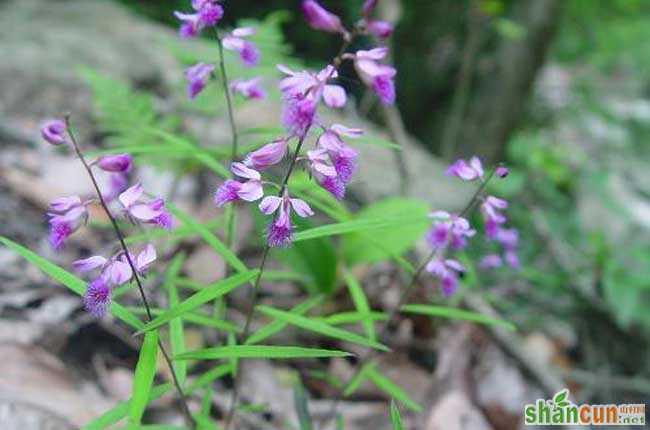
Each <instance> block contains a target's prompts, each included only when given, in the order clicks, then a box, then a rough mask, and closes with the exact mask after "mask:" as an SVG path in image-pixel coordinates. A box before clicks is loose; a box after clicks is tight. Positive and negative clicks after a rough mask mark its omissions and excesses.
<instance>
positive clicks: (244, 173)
mask: <svg viewBox="0 0 650 430" xmlns="http://www.w3.org/2000/svg"><path fill="white" fill-rule="evenodd" d="M230 171H231V172H233V173H234V174H235V175H237V176H239V177H241V178H246V179H253V180H256V181H259V180H260V179H262V176H261V175H260V172H258V171H257V170H254V169H251V168H249V167H247V166H246V164H244V163H239V162H235V163H232V164H231V165H230Z"/></svg>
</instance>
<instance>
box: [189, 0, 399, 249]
mask: <svg viewBox="0 0 650 430" xmlns="http://www.w3.org/2000/svg"><path fill="white" fill-rule="evenodd" d="M195 3H196V2H195ZM376 3H377V2H376V1H366V2H365V3H364V5H363V7H362V9H361V18H360V20H359V21H358V22H357V23H356V24H355V26H354V27H353V30H352V31H349V30H348V29H346V27H345V26H344V24H343V23H342V21H341V19H340V18H339V17H338V16H336V15H335V14H334V13H332V12H330V11H328V10H326V9H324V8H323V7H322V6H321V5H320V4H319V3H318V2H317V1H315V0H303V1H302V3H301V10H302V12H303V14H304V17H305V20H306V21H307V23H308V24H309V25H310V26H311V27H312V28H314V29H317V30H321V31H325V32H328V33H335V34H339V35H340V36H341V37H342V39H343V41H344V43H345V46H348V45H349V43H351V41H352V39H353V37H354V36H356V35H358V34H369V35H374V36H376V37H377V38H378V39H380V40H383V39H385V38H386V37H388V36H389V35H390V34H391V33H392V26H391V25H390V24H388V23H386V22H383V21H377V20H374V19H372V18H370V15H371V14H372V12H373V10H374V8H375V6H376ZM201 4H203V2H201ZM193 6H194V8H195V9H196V10H197V11H198V9H197V6H199V5H197V4H194V3H193ZM195 15H196V14H195ZM177 17H179V18H180V19H182V20H183V22H184V24H183V26H186V25H188V23H194V22H200V21H199V18H198V17H195V18H192V19H191V20H188V19H187V16H186V15H182V14H178V13H177ZM205 26H207V25H206V24H205V23H204V24H202V26H201V25H198V26H197V28H199V29H200V28H203V27H205ZM182 33H183V32H182ZM253 33H254V32H253V29H250V28H237V29H235V30H233V31H231V32H229V33H227V34H225V35H224V36H223V37H222V43H223V47H224V48H225V49H229V50H233V51H236V52H237V53H239V56H240V58H241V60H242V61H243V62H244V65H246V66H252V65H254V64H256V63H257V61H258V58H259V52H258V51H257V49H256V48H255V46H254V45H253V44H252V43H251V42H249V41H248V40H246V38H247V37H249V36H252V35H253ZM387 55H388V49H387V48H385V47H377V48H374V49H370V50H359V51H356V52H354V53H342V55H341V56H340V57H337V58H336V59H334V61H333V62H332V63H331V64H328V65H326V66H325V67H324V68H323V69H322V70H320V71H318V72H312V71H307V70H301V71H295V70H292V69H290V68H288V67H286V66H283V65H278V66H277V68H278V70H279V71H280V72H281V73H282V74H283V75H284V76H283V78H282V79H281V81H280V83H279V89H280V92H281V94H282V100H283V106H282V115H281V116H282V118H281V119H282V123H283V125H284V127H285V129H286V131H287V134H286V135H285V136H283V137H279V138H277V139H275V140H274V141H272V142H270V143H267V144H265V145H264V146H262V147H261V148H259V149H257V150H255V151H252V152H250V153H249V154H247V155H245V156H244V158H243V159H242V160H241V161H238V162H233V163H232V164H231V166H230V170H231V171H232V173H233V175H234V176H233V179H228V180H226V181H225V182H224V183H223V184H222V185H221V186H220V187H219V188H218V189H217V191H216V192H215V195H214V202H215V205H216V206H217V207H221V206H223V205H225V204H227V203H231V202H235V201H247V202H256V201H260V203H259V210H260V211H261V212H262V213H263V214H265V215H270V216H272V220H271V222H270V223H269V225H268V228H267V243H268V245H269V246H273V247H284V246H288V245H289V244H291V242H292V237H293V224H292V222H291V213H292V212H295V214H296V215H298V216H300V217H309V216H312V215H314V211H313V210H312V209H311V208H310V207H309V205H308V204H307V203H306V202H304V201H303V200H300V199H296V198H293V197H292V196H291V193H290V190H289V187H288V184H287V181H288V176H289V175H290V174H291V170H290V171H289V174H288V175H287V177H286V178H285V180H284V181H283V182H282V183H281V184H277V183H274V182H273V181H272V180H271V179H272V178H269V179H268V180H267V179H266V178H264V179H263V173H264V171H265V170H267V169H268V168H269V167H271V166H274V165H276V164H278V163H280V162H282V161H283V160H284V159H285V158H286V157H287V154H288V152H289V147H290V145H292V144H295V145H296V151H295V155H294V157H295V159H293V160H291V164H290V169H293V167H294V165H295V164H296V163H301V164H302V165H303V166H304V167H305V168H306V169H307V170H308V171H309V173H310V175H311V177H312V178H313V179H314V181H315V182H316V183H317V184H319V185H320V186H321V187H322V188H323V189H325V190H326V191H327V192H329V193H330V194H331V195H332V196H334V197H335V198H336V199H339V200H341V199H343V198H344V196H345V193H346V188H347V186H348V184H349V183H350V181H351V180H352V177H353V175H354V173H355V171H356V170H357V157H358V153H357V151H355V150H354V149H352V148H351V147H350V146H348V145H347V143H346V140H347V139H354V138H356V137H359V136H360V135H361V134H362V133H363V131H362V130H360V129H356V128H350V127H346V126H344V125H341V124H331V125H330V124H323V123H322V122H321V121H320V119H319V116H318V115H317V111H318V107H319V106H320V105H321V102H322V104H324V105H325V106H326V107H328V108H333V109H337V108H342V107H344V106H345V104H346V102H347V94H346V91H345V89H344V88H343V87H342V86H340V85H338V84H337V83H336V79H337V78H338V71H337V67H338V66H339V65H340V63H341V62H342V61H344V60H351V61H353V62H354V65H355V69H356V71H357V73H358V75H359V77H360V79H361V81H362V82H364V83H365V85H366V86H368V87H369V88H370V89H371V90H372V91H374V92H375V93H376V94H377V96H378V97H379V99H380V101H381V102H382V103H385V104H390V103H393V102H394V101H395V86H394V83H393V79H394V77H395V74H396V71H395V69H394V68H393V67H391V66H388V65H386V64H381V61H382V60H383V59H385V58H386V57H387ZM213 71H214V65H210V64H204V63H199V64H197V65H195V66H192V67H191V68H190V69H188V70H187V71H186V78H187V80H188V84H189V86H188V95H189V96H190V98H193V97H195V96H196V95H197V94H198V93H199V92H200V91H201V90H202V89H203V88H204V87H205V85H206V84H207V82H208V81H209V79H210V78H211V77H212V76H213ZM230 89H231V90H232V91H233V92H236V93H239V94H241V95H243V96H244V97H247V98H262V97H263V96H264V92H263V90H262V89H261V88H260V87H259V78H253V79H249V80H235V81H233V82H232V83H231V84H230ZM314 129H318V130H319V131H318V132H317V133H315V137H314V144H313V148H310V149H307V150H305V151H301V149H302V148H303V144H305V141H306V140H307V138H308V137H309V135H310V131H311V130H314ZM265 176H266V175H265ZM267 185H270V186H273V187H274V188H275V189H279V190H280V192H279V193H277V194H276V195H265V186H267Z"/></svg>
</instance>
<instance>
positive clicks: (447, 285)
mask: <svg viewBox="0 0 650 430" xmlns="http://www.w3.org/2000/svg"><path fill="white" fill-rule="evenodd" d="M493 174H494V176H497V177H499V178H505V177H506V176H507V175H508V169H507V168H506V167H504V166H498V167H497V168H496V169H495V170H494V173H493ZM446 175H448V176H455V177H457V178H459V179H461V180H463V181H468V182H472V181H479V182H480V183H481V184H482V186H485V182H486V181H488V180H489V179H490V178H489V177H488V178H486V177H485V171H484V169H483V164H482V163H481V160H480V159H479V158H478V157H472V158H471V159H470V160H469V161H466V160H462V159H460V160H457V161H455V162H454V163H452V164H451V165H449V166H448V167H447V170H446ZM477 198H478V199H479V200H480V201H481V204H480V211H481V215H482V217H483V221H484V226H483V229H484V233H485V236H486V238H487V239H488V240H489V241H495V242H497V243H498V244H500V245H501V247H502V248H503V251H504V255H503V258H502V257H501V256H500V255H498V254H489V255H486V256H484V257H483V258H482V259H481V261H480V263H479V266H480V267H482V268H494V267H499V266H501V265H502V264H503V260H505V261H506V263H507V264H508V265H510V266H511V267H514V268H516V267H518V266H519V259H518V257H517V253H516V248H517V242H518V233H517V230H516V229H514V228H511V229H506V228H504V224H505V223H506V221H507V218H506V216H505V215H504V213H503V211H504V210H505V209H506V208H507V207H508V202H507V201H505V200H503V199H500V198H498V197H495V196H492V195H487V196H481V195H479V196H477ZM431 217H432V218H433V220H434V221H433V225H432V226H431V229H430V230H429V232H428V233H427V235H426V240H427V243H428V244H429V246H431V248H432V249H433V251H434V252H433V258H432V259H431V261H430V262H429V263H428V264H427V266H426V270H427V271H428V272H429V273H431V274H432V275H434V276H435V277H436V278H438V279H439V280H440V287H441V290H442V293H443V295H445V296H449V295H451V294H453V292H454V291H455V290H456V288H457V287H458V277H459V276H460V275H462V273H463V272H464V268H463V266H462V265H461V264H460V263H459V262H458V261H456V260H453V259H448V258H446V254H447V253H448V252H449V251H459V250H462V249H464V248H465V247H466V246H467V243H468V242H467V241H468V239H469V238H471V237H473V236H475V234H476V230H474V229H473V228H472V227H471V226H470V223H469V221H468V220H467V219H465V218H463V217H462V216H460V215H455V214H449V213H447V212H442V211H438V212H434V213H432V214H431Z"/></svg>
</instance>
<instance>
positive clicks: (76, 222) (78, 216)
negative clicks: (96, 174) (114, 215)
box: [47, 196, 88, 249]
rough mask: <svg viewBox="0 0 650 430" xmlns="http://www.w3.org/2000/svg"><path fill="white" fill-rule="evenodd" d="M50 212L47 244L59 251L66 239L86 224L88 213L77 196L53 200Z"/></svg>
mask: <svg viewBox="0 0 650 430" xmlns="http://www.w3.org/2000/svg"><path fill="white" fill-rule="evenodd" d="M50 210H51V212H48V214H47V215H48V217H49V220H48V223H49V225H50V232H49V242H50V245H51V246H52V248H54V249H61V248H62V247H63V245H64V243H65V241H66V239H67V238H68V237H70V235H72V233H74V232H75V231H77V230H78V229H79V227H81V226H82V225H83V224H85V223H86V221H87V220H88V211H87V209H86V206H85V205H83V204H82V203H81V199H79V198H78V197H77V196H73V197H67V198H62V199H56V200H54V201H53V202H52V203H50Z"/></svg>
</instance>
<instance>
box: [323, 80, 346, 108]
mask: <svg viewBox="0 0 650 430" xmlns="http://www.w3.org/2000/svg"><path fill="white" fill-rule="evenodd" d="M346 100H347V96H346V94H345V90H344V89H343V87H341V86H339V85H325V87H324V88H323V101H324V102H325V104H326V105H327V106H329V107H331V108H342V107H343V106H345V101H346Z"/></svg>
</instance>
